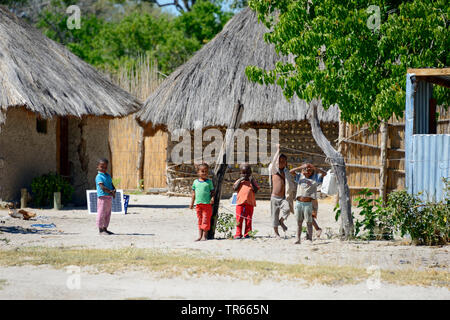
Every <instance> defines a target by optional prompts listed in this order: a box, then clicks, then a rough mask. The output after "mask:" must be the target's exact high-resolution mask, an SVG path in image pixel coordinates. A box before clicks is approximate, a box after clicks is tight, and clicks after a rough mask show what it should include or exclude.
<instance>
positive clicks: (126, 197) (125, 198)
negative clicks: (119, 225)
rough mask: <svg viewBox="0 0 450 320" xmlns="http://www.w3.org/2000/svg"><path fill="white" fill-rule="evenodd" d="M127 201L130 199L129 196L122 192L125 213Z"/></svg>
mask: <svg viewBox="0 0 450 320" xmlns="http://www.w3.org/2000/svg"><path fill="white" fill-rule="evenodd" d="M129 201H130V196H129V195H126V194H124V195H123V202H124V209H125V214H127V209H128V202H129Z"/></svg>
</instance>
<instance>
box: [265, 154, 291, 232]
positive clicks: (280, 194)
mask: <svg viewBox="0 0 450 320" xmlns="http://www.w3.org/2000/svg"><path fill="white" fill-rule="evenodd" d="M277 147H278V148H277V152H276V153H275V156H274V158H273V160H272V162H271V163H270V165H269V174H270V182H271V183H270V184H271V186H272V194H271V196H270V213H271V218H272V226H273V230H274V232H275V237H276V238H278V239H280V238H281V237H280V234H279V233H278V226H281V227H282V228H283V231H284V232H286V231H287V227H286V225H285V224H284V220H286V218H287V216H288V215H289V202H288V201H287V200H286V196H285V194H286V165H287V157H286V156H285V155H284V154H280V145H278V146H277ZM280 212H281V218H280Z"/></svg>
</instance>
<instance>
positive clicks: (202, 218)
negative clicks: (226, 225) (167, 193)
mask: <svg viewBox="0 0 450 320" xmlns="http://www.w3.org/2000/svg"><path fill="white" fill-rule="evenodd" d="M208 170H209V167H208V165H207V164H206V163H202V164H200V165H199V166H198V167H197V175H198V179H196V180H195V181H194V183H193V184H192V198H191V205H190V206H189V208H190V209H194V201H195V209H196V211H197V218H198V238H197V239H195V241H200V240H202V241H204V240H206V237H207V234H208V231H209V229H210V227H211V216H212V205H213V203H214V185H213V183H212V181H211V180H210V179H208Z"/></svg>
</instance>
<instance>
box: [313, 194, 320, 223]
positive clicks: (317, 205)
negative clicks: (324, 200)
mask: <svg viewBox="0 0 450 320" xmlns="http://www.w3.org/2000/svg"><path fill="white" fill-rule="evenodd" d="M312 208H313V209H312V216H313V217H314V218H317V209H318V208H319V203H318V202H317V199H314V200H313V201H312Z"/></svg>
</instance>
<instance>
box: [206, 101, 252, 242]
mask: <svg viewBox="0 0 450 320" xmlns="http://www.w3.org/2000/svg"><path fill="white" fill-rule="evenodd" d="M243 112H244V106H243V105H242V104H241V102H240V101H238V102H237V103H236V104H235V105H234V108H233V113H232V116H231V121H230V124H229V126H228V129H227V133H226V136H225V140H224V141H223V143H222V148H221V149H220V153H219V156H218V157H217V162H216V166H215V168H214V177H213V183H214V189H215V195H214V204H213V212H212V216H211V229H210V230H209V232H208V239H214V234H215V232H216V223H217V217H218V213H219V204H220V197H221V195H222V182H223V178H224V176H225V172H226V171H227V166H228V163H227V152H233V151H234V148H233V149H231V146H233V142H234V139H233V135H234V130H236V129H237V128H239V125H240V123H241V118H242V114H243Z"/></svg>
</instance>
